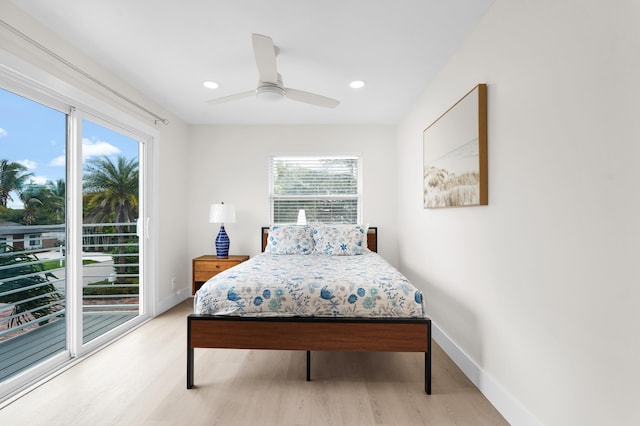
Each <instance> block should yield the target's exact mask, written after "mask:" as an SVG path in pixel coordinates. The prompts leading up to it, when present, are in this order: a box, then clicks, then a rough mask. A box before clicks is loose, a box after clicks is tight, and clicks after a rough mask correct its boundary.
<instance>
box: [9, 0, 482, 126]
mask: <svg viewBox="0 0 640 426" xmlns="http://www.w3.org/2000/svg"><path fill="white" fill-rule="evenodd" d="M12 1H13V2H14V3H15V5H16V6H18V7H19V8H21V9H23V10H24V11H25V12H26V13H28V14H29V15H31V16H32V17H33V18H35V19H37V20H38V21H40V22H41V23H42V24H43V25H45V26H46V27H49V28H50V29H51V30H53V31H54V32H55V33H56V34H58V35H59V36H60V37H62V38H63V39H65V40H66V41H67V42H69V43H70V44H72V45H74V46H75V47H77V48H78V49H80V50H81V51H83V52H84V53H85V54H86V55H88V56H89V57H91V58H92V59H93V60H95V61H96V62H98V63H99V64H101V65H102V66H104V67H105V68H107V69H108V70H110V71H111V72H113V73H114V74H115V75H117V76H119V77H120V78H122V79H123V80H125V81H127V82H128V83H129V84H131V85H132V86H134V87H136V88H137V89H138V90H139V91H140V92H142V93H144V94H145V95H146V96H148V97H149V98H150V99H152V100H154V101H156V102H157V103H158V104H160V105H162V106H163V107H164V108H166V109H167V110H169V111H171V112H173V113H174V114H176V115H177V116H178V117H180V118H181V119H183V120H185V121H186V122H188V123H192V124H356V123H357V124H364V123H386V124H393V123H397V122H398V121H399V120H400V119H401V117H402V116H403V114H405V113H406V112H407V110H408V109H409V108H410V107H411V105H412V103H413V102H414V101H415V99H416V98H417V96H419V94H420V93H421V92H422V91H423V89H424V88H425V87H426V85H427V84H428V82H429V81H430V80H431V79H432V78H433V77H434V76H435V75H436V74H437V73H438V72H439V70H440V69H441V68H442V66H443V65H444V64H445V63H446V61H447V60H448V58H449V57H450V56H451V55H452V54H453V52H455V51H456V49H457V48H458V47H459V46H460V44H461V43H462V42H463V41H464V40H465V38H466V37H467V35H468V34H469V33H470V32H471V30H472V29H473V28H474V26H475V25H476V23H477V22H478V20H479V19H480V18H481V17H482V15H483V14H484V13H485V11H486V10H487V9H488V7H489V6H490V5H491V3H493V1H494V0H393V1H392V0H270V1H268V0H226V1H223V0H180V1H176V0H12ZM252 33H259V34H264V35H267V36H270V37H272V38H273V40H274V42H275V44H276V45H277V46H278V47H279V48H280V54H279V55H278V58H277V62H278V71H279V72H280V73H281V74H282V77H283V80H284V85H285V86H286V87H291V88H295V89H300V90H305V91H309V92H314V93H318V94H321V95H324V96H328V97H331V98H335V99H338V100H340V101H341V103H340V105H339V106H338V107H337V108H335V109H326V108H321V107H315V106H311V105H307V104H303V103H299V102H295V101H292V100H288V99H284V100H282V101H280V102H277V103H266V102H264V101H259V100H257V99H254V98H248V99H242V100H238V101H235V102H230V103H225V104H220V105H207V104H206V103H205V101H206V100H208V99H212V98H217V97H221V96H226V95H230V94H234V93H238V92H245V91H248V90H253V89H255V87H256V85H257V78H258V74H257V69H256V66H255V61H254V57H253V50H252V44H251V34H252ZM44 42H45V44H46V40H45V41H44ZM355 79H360V80H364V81H366V83H367V85H366V86H365V87H364V88H363V89H359V90H354V89H351V88H349V86H348V84H349V82H350V81H351V80H355ZM204 80H215V81H217V82H218V83H219V84H220V87H219V88H218V89H216V90H211V89H206V88H204V87H203V86H202V82H203V81H204Z"/></svg>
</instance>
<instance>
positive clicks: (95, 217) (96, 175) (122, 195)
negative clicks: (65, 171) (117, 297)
mask: <svg viewBox="0 0 640 426" xmlns="http://www.w3.org/2000/svg"><path fill="white" fill-rule="evenodd" d="M84 191H85V194H86V198H85V201H86V203H87V205H86V207H87V209H86V211H85V219H86V220H87V221H89V222H93V223H100V222H106V221H110V220H112V221H114V222H115V224H114V228H115V232H116V234H117V235H118V237H117V238H118V254H119V256H118V257H117V259H116V260H115V263H116V264H118V263H122V261H123V260H124V255H125V246H124V243H125V237H124V226H123V225H122V224H123V223H130V222H133V221H134V220H136V219H137V217H138V162H137V161H136V160H135V159H131V160H127V159H126V158H125V157H123V156H118V158H117V159H116V162H115V163H114V162H112V161H111V160H110V159H109V158H108V157H107V156H102V157H100V158H96V159H93V160H91V161H89V164H88V165H87V166H86V167H85V177H84ZM124 270H125V268H124V267H118V271H117V273H118V274H121V273H124Z"/></svg>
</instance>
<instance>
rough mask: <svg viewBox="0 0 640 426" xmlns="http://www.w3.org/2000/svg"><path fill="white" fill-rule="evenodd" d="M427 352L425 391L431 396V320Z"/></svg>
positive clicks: (425, 355) (428, 329) (428, 328)
mask: <svg viewBox="0 0 640 426" xmlns="http://www.w3.org/2000/svg"><path fill="white" fill-rule="evenodd" d="M427 333H428V334H429V335H428V336H427V352H425V353H424V391H425V392H426V393H427V395H431V320H429V323H428V324H427Z"/></svg>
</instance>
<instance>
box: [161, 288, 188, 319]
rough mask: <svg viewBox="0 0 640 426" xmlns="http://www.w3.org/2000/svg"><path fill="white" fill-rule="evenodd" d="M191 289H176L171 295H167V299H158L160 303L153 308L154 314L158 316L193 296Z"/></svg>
mask: <svg viewBox="0 0 640 426" xmlns="http://www.w3.org/2000/svg"><path fill="white" fill-rule="evenodd" d="M189 290H190V289H188V288H186V287H185V288H181V289H180V290H178V291H176V292H175V293H173V294H172V295H171V296H169V297H167V298H166V299H163V300H160V301H158V303H156V305H155V308H154V310H153V316H154V317H155V316H158V315H160V314H161V313H163V312H164V311H167V310H169V309H171V308H173V307H174V306H176V305H177V304H178V303H180V302H182V301H183V300H185V299H187V298H189V297H190V296H191V293H190V291H189Z"/></svg>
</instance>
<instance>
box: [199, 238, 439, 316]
mask: <svg viewBox="0 0 640 426" xmlns="http://www.w3.org/2000/svg"><path fill="white" fill-rule="evenodd" d="M194 312H195V313H196V314H202V315H231V316H250V317H349V318H352V317H362V318H426V316H425V313H424V303H423V297H422V293H421V292H420V291H419V290H418V289H417V288H416V287H415V286H413V285H412V284H411V283H410V282H409V280H407V278H405V277H404V276H403V275H402V274H401V273H400V272H399V271H398V270H397V269H395V268H394V267H393V266H391V265H390V264H389V263H388V262H387V261H386V260H384V259H383V258H382V257H380V255H378V254H377V253H374V252H371V251H369V250H366V251H365V252H364V253H363V254H360V255H355V256H331V255H324V254H306V255H279V254H269V253H261V254H259V255H257V256H255V257H253V258H251V259H250V260H248V261H246V262H243V263H241V264H239V265H237V266H235V267H233V268H231V269H228V270H226V271H223V272H221V273H219V274H217V275H216V276H214V277H213V278H211V279H210V280H209V281H207V282H206V283H205V284H203V286H202V287H201V288H200V290H198V292H197V293H196V294H195V298H194Z"/></svg>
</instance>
